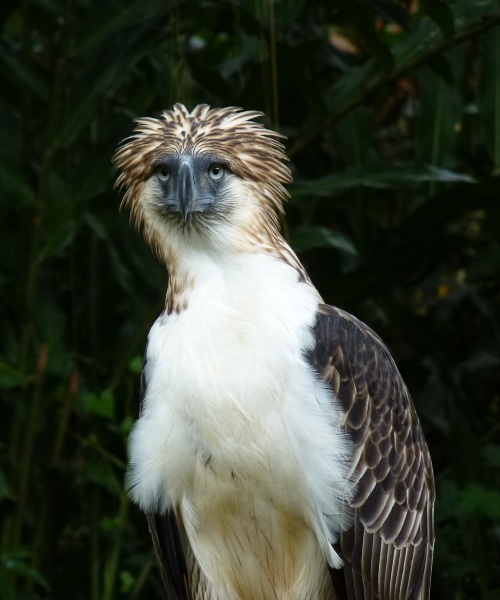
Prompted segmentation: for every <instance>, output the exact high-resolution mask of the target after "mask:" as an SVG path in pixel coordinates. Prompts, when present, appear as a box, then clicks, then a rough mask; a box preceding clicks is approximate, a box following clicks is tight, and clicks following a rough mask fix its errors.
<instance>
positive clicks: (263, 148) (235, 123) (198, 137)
mask: <svg viewBox="0 0 500 600" xmlns="http://www.w3.org/2000/svg"><path fill="white" fill-rule="evenodd" d="M258 116H260V113H256V112H245V111H241V110H240V109H237V108H224V109H210V108H209V107H208V106H206V105H199V106H197V107H196V108H195V109H194V110H193V111H192V112H188V111H187V110H186V108H185V107H184V106H183V105H181V104H176V105H175V106H174V108H173V110H169V111H165V112H164V113H163V114H162V118H161V119H151V118H145V119H139V120H138V124H137V126H136V128H135V130H134V132H133V135H132V136H131V137H130V138H129V139H127V140H125V143H124V144H123V145H122V146H121V147H120V148H119V149H118V151H117V153H116V155H115V158H114V160H115V163H116V164H117V166H118V167H119V168H120V169H121V174H120V176H119V177H118V179H117V185H118V186H121V187H124V188H125V189H126V192H125V196H124V203H125V204H127V205H129V206H130V209H131V215H132V219H133V220H134V221H135V222H136V223H137V224H138V225H139V226H141V227H142V228H143V230H144V234H145V236H146V239H147V241H148V243H149V244H150V245H151V246H152V247H153V249H154V250H155V251H157V252H158V254H159V255H160V257H161V258H163V259H165V260H166V262H168V249H169V248H174V249H175V248H176V247H177V248H178V247H179V244H181V243H188V244H190V245H191V246H193V244H194V243H195V242H197V241H199V239H200V238H202V243H203V244H206V243H207V241H208V243H210V242H211V241H212V242H214V243H213V244H212V246H213V247H217V248H219V249H223V248H225V250H226V251H227V250H228V249H232V250H234V249H236V250H238V248H239V249H241V248H245V249H246V248H247V247H248V246H250V245H251V244H253V245H255V244H256V242H257V243H262V236H263V235H265V233H266V231H269V229H270V228H272V227H277V216H276V214H277V212H279V211H281V210H282V202H283V199H284V197H285V196H286V191H285V188H284V187H283V184H284V183H288V182H290V181H291V176H290V171H289V169H288V167H287V166H286V164H285V161H286V160H287V159H286V155H285V153H284V148H283V145H282V144H281V143H280V142H279V141H278V140H277V139H276V138H277V137H279V136H278V134H276V133H274V132H272V131H269V130H267V129H265V128H264V127H263V126H262V125H260V124H259V123H256V122H255V121H254V120H253V119H254V118H255V117H258ZM256 236H260V238H256Z"/></svg>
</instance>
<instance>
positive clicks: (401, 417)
mask: <svg viewBox="0 0 500 600" xmlns="http://www.w3.org/2000/svg"><path fill="white" fill-rule="evenodd" d="M314 332H315V337H316V346H315V347H314V349H313V350H312V351H311V353H310V355H309V361H310V363H311V365H312V366H313V367H314V368H315V369H316V370H317V372H318V374H319V376H320V377H321V378H322V379H324V380H325V381H326V382H328V383H330V385H331V386H332V389H333V392H334V393H335V395H336V396H337V398H338V400H339V401H340V405H341V408H342V411H343V422H344V427H345V429H346V430H347V432H348V433H349V434H350V436H351V438H352V439H353V442H354V452H353V457H354V458H353V464H352V475H353V478H354V481H355V482H356V490H355V493H354V497H353V499H352V502H351V504H352V507H353V509H354V524H353V526H352V528H350V529H349V530H348V531H346V532H343V533H342V535H341V540H340V546H341V550H342V557H343V559H344V574H345V580H346V587H347V596H346V595H345V593H342V591H341V590H339V589H337V591H336V593H337V596H338V600H343V599H344V598H346V599H347V600H371V599H374V600H403V599H404V600H425V599H426V598H428V596H429V587H430V576H431V565H432V553H433V547H434V526H433V505H434V482H433V475H432V466H431V460H430V456H429V452H428V450H427V446H426V443H425V440H424V436H423V432H422V429H421V427H420V424H419V421H418V417H417V414H416V412H415V408H414V406H413V403H412V400H411V398H410V395H409V393H408V390H407V388H406V386H405V384H404V382H403V380H402V378H401V375H400V374H399V371H398V370H397V367H396V365H395V363H394V361H393V359H392V357H391V355H390V354H389V351H388V350H387V348H386V347H385V345H384V344H383V343H382V341H381V340H380V338H379V337H378V335H377V334H375V333H374V332H373V331H372V330H371V329H370V328H369V327H368V326H366V325H365V324H364V323H362V322H361V321H359V320H358V319H356V318H355V317H353V316H351V315H349V314H348V313H345V312H344V311H342V310H340V309H338V308H334V307H332V306H327V305H320V307H319V310H318V315H317V320H316V325H315V328H314ZM333 580H334V584H335V577H333Z"/></svg>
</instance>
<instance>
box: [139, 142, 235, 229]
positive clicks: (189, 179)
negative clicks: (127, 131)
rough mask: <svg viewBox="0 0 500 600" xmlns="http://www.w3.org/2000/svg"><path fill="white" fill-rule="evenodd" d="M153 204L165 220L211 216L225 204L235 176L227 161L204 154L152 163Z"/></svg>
mask: <svg viewBox="0 0 500 600" xmlns="http://www.w3.org/2000/svg"><path fill="white" fill-rule="evenodd" d="M152 170H153V174H152V175H151V177H150V183H149V188H150V201H153V203H154V205H155V208H156V210H158V213H159V214H160V215H163V216H165V217H170V216H171V217H173V218H182V219H183V220H184V221H187V219H188V218H189V217H190V216H191V215H194V214H196V213H205V214H210V213H212V212H214V211H216V210H219V209H220V208H222V206H223V205H224V189H225V188H227V180H228V178H229V177H230V176H231V172H230V170H229V165H228V164H227V162H224V161H223V160H220V159H219V158H217V157H216V156H210V155H208V156H206V155H203V154H195V155H190V154H174V155H165V156H161V157H159V158H157V159H156V160H154V161H153V164H152Z"/></svg>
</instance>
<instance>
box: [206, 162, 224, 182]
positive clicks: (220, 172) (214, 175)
mask: <svg viewBox="0 0 500 600" xmlns="http://www.w3.org/2000/svg"><path fill="white" fill-rule="evenodd" d="M225 172H226V170H225V169H224V167H223V166H222V165H219V164H218V163H214V164H213V165H210V167H209V169H208V174H209V175H210V179H213V180H214V181H217V180H219V179H222V177H224V173H225Z"/></svg>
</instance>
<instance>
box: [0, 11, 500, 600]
mask: <svg viewBox="0 0 500 600" xmlns="http://www.w3.org/2000/svg"><path fill="white" fill-rule="evenodd" d="M410 5H411V10H410V8H409V7H410ZM0 25H1V43H0V208H1V209H2V219H1V228H2V231H1V235H0V255H1V257H2V261H1V265H0V268H1V270H0V298H1V303H2V311H1V312H0V331H1V332H2V336H1V341H2V343H1V348H0V389H1V392H2V394H1V399H0V403H1V405H0V409H1V411H2V419H1V420H0V436H1V437H0V440H1V441H0V501H1V505H0V506H1V514H0V519H1V528H0V529H1V535H2V538H1V543H2V549H1V551H0V590H1V594H2V597H5V598H7V599H12V600H19V599H23V600H24V599H26V600H28V599H43V598H54V599H58V598H72V599H74V600H78V599H79V598H82V599H87V598H93V599H95V600H112V599H117V598H122V597H128V598H133V599H139V598H161V597H162V592H161V585H160V581H159V574H158V570H157V569H156V566H155V562H154V557H153V555H152V552H151V548H150V541H149V539H148V532H147V528H146V525H145V522H144V519H143V518H142V516H141V515H140V514H139V512H138V510H137V509H136V508H135V507H131V506H130V505H129V501H128V499H127V497H126V496H125V494H124V491H123V473H124V468H125V463H126V440H127V436H128V433H129V431H130V428H131V424H132V422H133V420H134V419H135V415H136V414H137V409H138V406H137V398H138V383H139V372H140V368H141V359H140V356H141V353H142V350H143V348H144V346H145V341H146V336H147V332H148V330H149V327H150V325H151V323H152V322H153V320H154V319H155V317H156V316H157V315H158V314H159V313H160V312H161V310H162V305H163V297H164V292H165V288H166V274H165V272H164V269H163V268H162V267H161V266H160V265H159V264H158V263H157V262H156V261H155V259H154V258H153V257H152V256H151V254H150V251H149V249H148V248H147V247H146V246H145V244H144V243H143V241H142V239H141V237H140V235H138V234H137V233H136V232H134V231H133V229H132V228H131V227H130V226H129V224H128V215H127V214H126V213H121V214H120V213H118V204H119V200H118V198H117V194H116V193H115V192H113V189H112V188H113V181H114V178H115V173H114V172H113V169H112V166H111V162H110V161H111V156H112V154H113V152H114V150H115V148H116V146H117V144H118V143H119V142H120V140H121V139H123V138H124V137H125V136H127V135H128V134H129V133H130V131H131V128H132V120H133V118H135V117H139V116H145V115H152V116H155V115H158V114H159V112H160V111H161V110H162V109H163V108H166V107H170V106H171V105H172V104H173V103H174V102H176V101H180V102H184V103H186V104H187V105H188V106H193V105H194V104H197V103H199V102H207V103H210V104H213V105H219V106H224V105H238V106H243V107H244V108H247V109H258V110H262V111H264V112H265V113H266V118H265V119H266V124H268V125H269V126H270V127H273V128H276V129H279V130H280V131H281V132H282V133H284V134H285V135H286V136H287V137H288V141H287V149H288V153H289V155H290V157H291V159H292V163H291V166H292V169H293V172H294V176H295V183H294V185H293V186H292V187H291V192H292V199H291V201H290V203H289V205H288V210H287V212H288V217H287V222H286V228H285V232H286V234H287V235H288V236H289V238H290V240H291V242H292V244H293V245H294V246H295V247H296V249H297V250H298V251H299V252H300V255H301V258H302V259H303V261H304V263H305V265H306V267H307V268H308V270H309V272H310V274H311V276H312V279H313V281H314V282H315V283H316V284H317V286H318V288H319V289H320V291H321V293H322V295H323V296H324V298H325V299H326V300H327V301H328V302H330V303H332V304H337V305H340V306H342V307H344V308H346V309H347V310H349V311H350V312H353V313H355V314H356V315H358V316H359V317H361V318H362V319H363V320H365V321H366V322H368V323H369V324H370V325H371V326H373V327H374V328H375V329H376V330H377V331H378V332H379V333H380V334H381V335H382V337H383V338H384V339H385V340H386V341H387V342H388V343H389V345H390V347H391V349H392V350H393V352H394V355H395V357H396V360H397V362H398V364H399V366H400V368H401V371H402V372H403V375H404V377H405V379H406V381H407V384H408V386H409V388H410V390H411V391H412V394H413V397H414V399H415V403H416V405H417V409H418V411H419V414H420V416H421V420H422V423H423V426H424V429H425V431H426V435H427V438H428V441H429V444H430V447H431V452H432V455H433V459H434V466H435V472H436V480H437V487H438V500H437V507H436V524H437V544H436V561H435V569H434V578H433V598H436V599H438V598H439V599H444V600H458V599H460V598H465V597H467V598H477V599H481V600H489V599H491V598H500V567H499V565H500V548H499V546H500V543H499V542H500V540H499V530H498V521H499V519H500V514H499V506H500V496H499V491H498V490H499V489H500V427H499V419H500V396H499V385H498V384H499V377H498V370H499V364H500V343H499V342H500V317H499V315H500V310H499V308H500V306H499V304H500V284H499V281H500V277H499V275H500V211H499V202H500V200H499V198H500V180H499V178H498V177H499V174H500V65H499V57H500V41H499V40H500V29H499V25H500V10H499V5H498V2H497V1H495V0H480V1H475V2H471V1H470V0H449V1H445V0H425V1H424V0H421V1H420V3H418V2H412V3H410V2H400V3H391V2H385V1H382V0H364V1H363V0H356V1H354V0H349V1H348V0H342V1H341V0H337V1H336V2H331V3H330V2H322V1H321V0H293V1H289V0H275V1H274V2H272V1H268V0H259V1H258V2H257V1H254V0H252V1H250V0H219V1H215V0H203V1H202V2H201V3H200V2H194V1H193V0H176V1H172V2H165V1H164V0H140V2H139V1H137V0H123V1H121V2H120V1H118V2H111V1H106V2H97V0H68V1H66V2H63V1H62V0H26V1H23V2H17V3H16V2H13V1H10V2H4V3H2V6H1V7H0Z"/></svg>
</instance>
